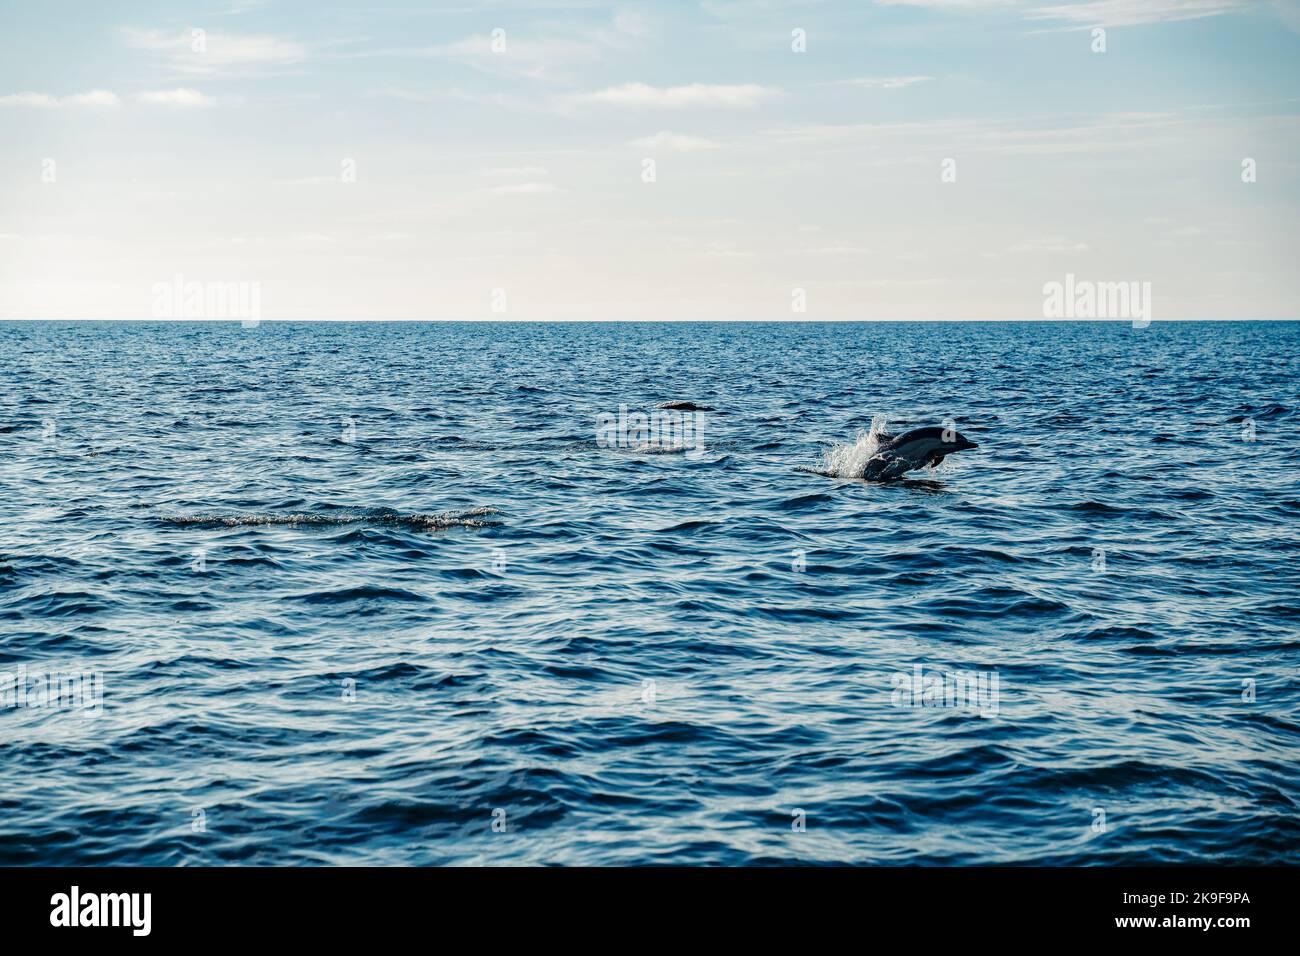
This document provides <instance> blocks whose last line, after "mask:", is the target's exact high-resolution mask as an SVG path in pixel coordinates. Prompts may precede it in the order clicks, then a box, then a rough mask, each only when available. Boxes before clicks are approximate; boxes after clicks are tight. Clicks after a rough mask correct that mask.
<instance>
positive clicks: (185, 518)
mask: <svg viewBox="0 0 1300 956" xmlns="http://www.w3.org/2000/svg"><path fill="white" fill-rule="evenodd" d="M498 513H499V512H498V511H497V509H496V508H488V507H483V508H469V509H466V510H462V511H440V512H432V513H422V512H413V513H402V512H398V511H393V510H391V509H388V508H372V509H367V510H364V511H338V512H330V513H318V512H299V513H293V514H232V515H169V516H166V517H164V518H162V519H161V520H162V521H164V522H166V523H167V524H172V525H181V526H187V527H192V526H196V525H198V526H206V527H223V528H255V527H265V526H270V525H288V526H290V527H298V526H321V527H339V526H341V525H349V524H370V525H387V526H390V527H400V528H411V529H414V530H416V531H442V530H444V529H447V528H486V527H490V526H492V525H496V524H499V523H500V522H497V521H492V520H489V519H490V517H491V516H492V515H495V514H498Z"/></svg>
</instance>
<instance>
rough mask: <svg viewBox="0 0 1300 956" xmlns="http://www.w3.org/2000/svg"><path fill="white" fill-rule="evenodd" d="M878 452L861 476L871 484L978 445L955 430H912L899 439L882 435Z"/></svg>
mask: <svg viewBox="0 0 1300 956" xmlns="http://www.w3.org/2000/svg"><path fill="white" fill-rule="evenodd" d="M878 442H879V444H877V446H876V453H875V454H874V455H873V456H872V457H871V460H870V461H868V462H867V467H866V469H865V471H864V472H863V474H862V477H863V478H865V479H867V480H868V481H888V480H890V479H892V478H900V477H902V476H903V475H904V474H906V473H907V472H909V471H915V470H916V469H918V468H929V467H932V466H934V465H937V464H939V463H940V462H941V461H943V460H944V458H946V457H947V456H948V455H951V454H953V453H954V452H958V451H966V450H967V449H968V448H978V447H979V445H977V444H975V442H973V441H971V440H970V439H968V438H967V437H966V436H965V435H962V434H960V433H959V432H958V431H957V430H956V429H954V428H940V427H938V426H936V425H931V426H929V427H927V428H913V429H912V430H911V431H910V432H903V434H901V435H898V436H889V435H881V436H879V438H878Z"/></svg>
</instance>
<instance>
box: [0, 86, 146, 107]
mask: <svg viewBox="0 0 1300 956" xmlns="http://www.w3.org/2000/svg"><path fill="white" fill-rule="evenodd" d="M121 103H122V100H121V99H120V98H119V97H118V95H117V94H116V93H110V92H109V91H108V90H91V91H90V92H88V93H73V94H71V95H70V96H52V95H50V94H49V93H31V92H23V93H10V94H8V95H6V96H0V106H36V107H45V108H57V107H60V106H120V105H121Z"/></svg>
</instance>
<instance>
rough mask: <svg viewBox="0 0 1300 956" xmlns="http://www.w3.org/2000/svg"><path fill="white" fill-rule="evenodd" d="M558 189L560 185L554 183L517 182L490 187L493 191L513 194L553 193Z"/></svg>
mask: <svg viewBox="0 0 1300 956" xmlns="http://www.w3.org/2000/svg"><path fill="white" fill-rule="evenodd" d="M559 191H560V187H558V186H556V185H555V184H554V183H517V184H514V185H511V186H494V187H493V188H492V192H494V193H514V194H530V193H555V192H559Z"/></svg>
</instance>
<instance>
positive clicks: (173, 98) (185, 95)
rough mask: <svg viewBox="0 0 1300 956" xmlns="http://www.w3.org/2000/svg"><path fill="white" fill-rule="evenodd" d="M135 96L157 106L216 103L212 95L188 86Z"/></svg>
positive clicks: (210, 104)
mask: <svg viewBox="0 0 1300 956" xmlns="http://www.w3.org/2000/svg"><path fill="white" fill-rule="evenodd" d="M135 98H136V99H137V100H138V101H139V102H141V103H148V104H151V105H156V106H212V105H213V104H214V103H216V100H214V99H213V98H212V97H210V96H207V95H206V94H204V93H200V92H199V91H198V90H191V89H189V88H187V87H180V88H178V89H174V90H153V91H150V92H148V93H138V94H136V97H135Z"/></svg>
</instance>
